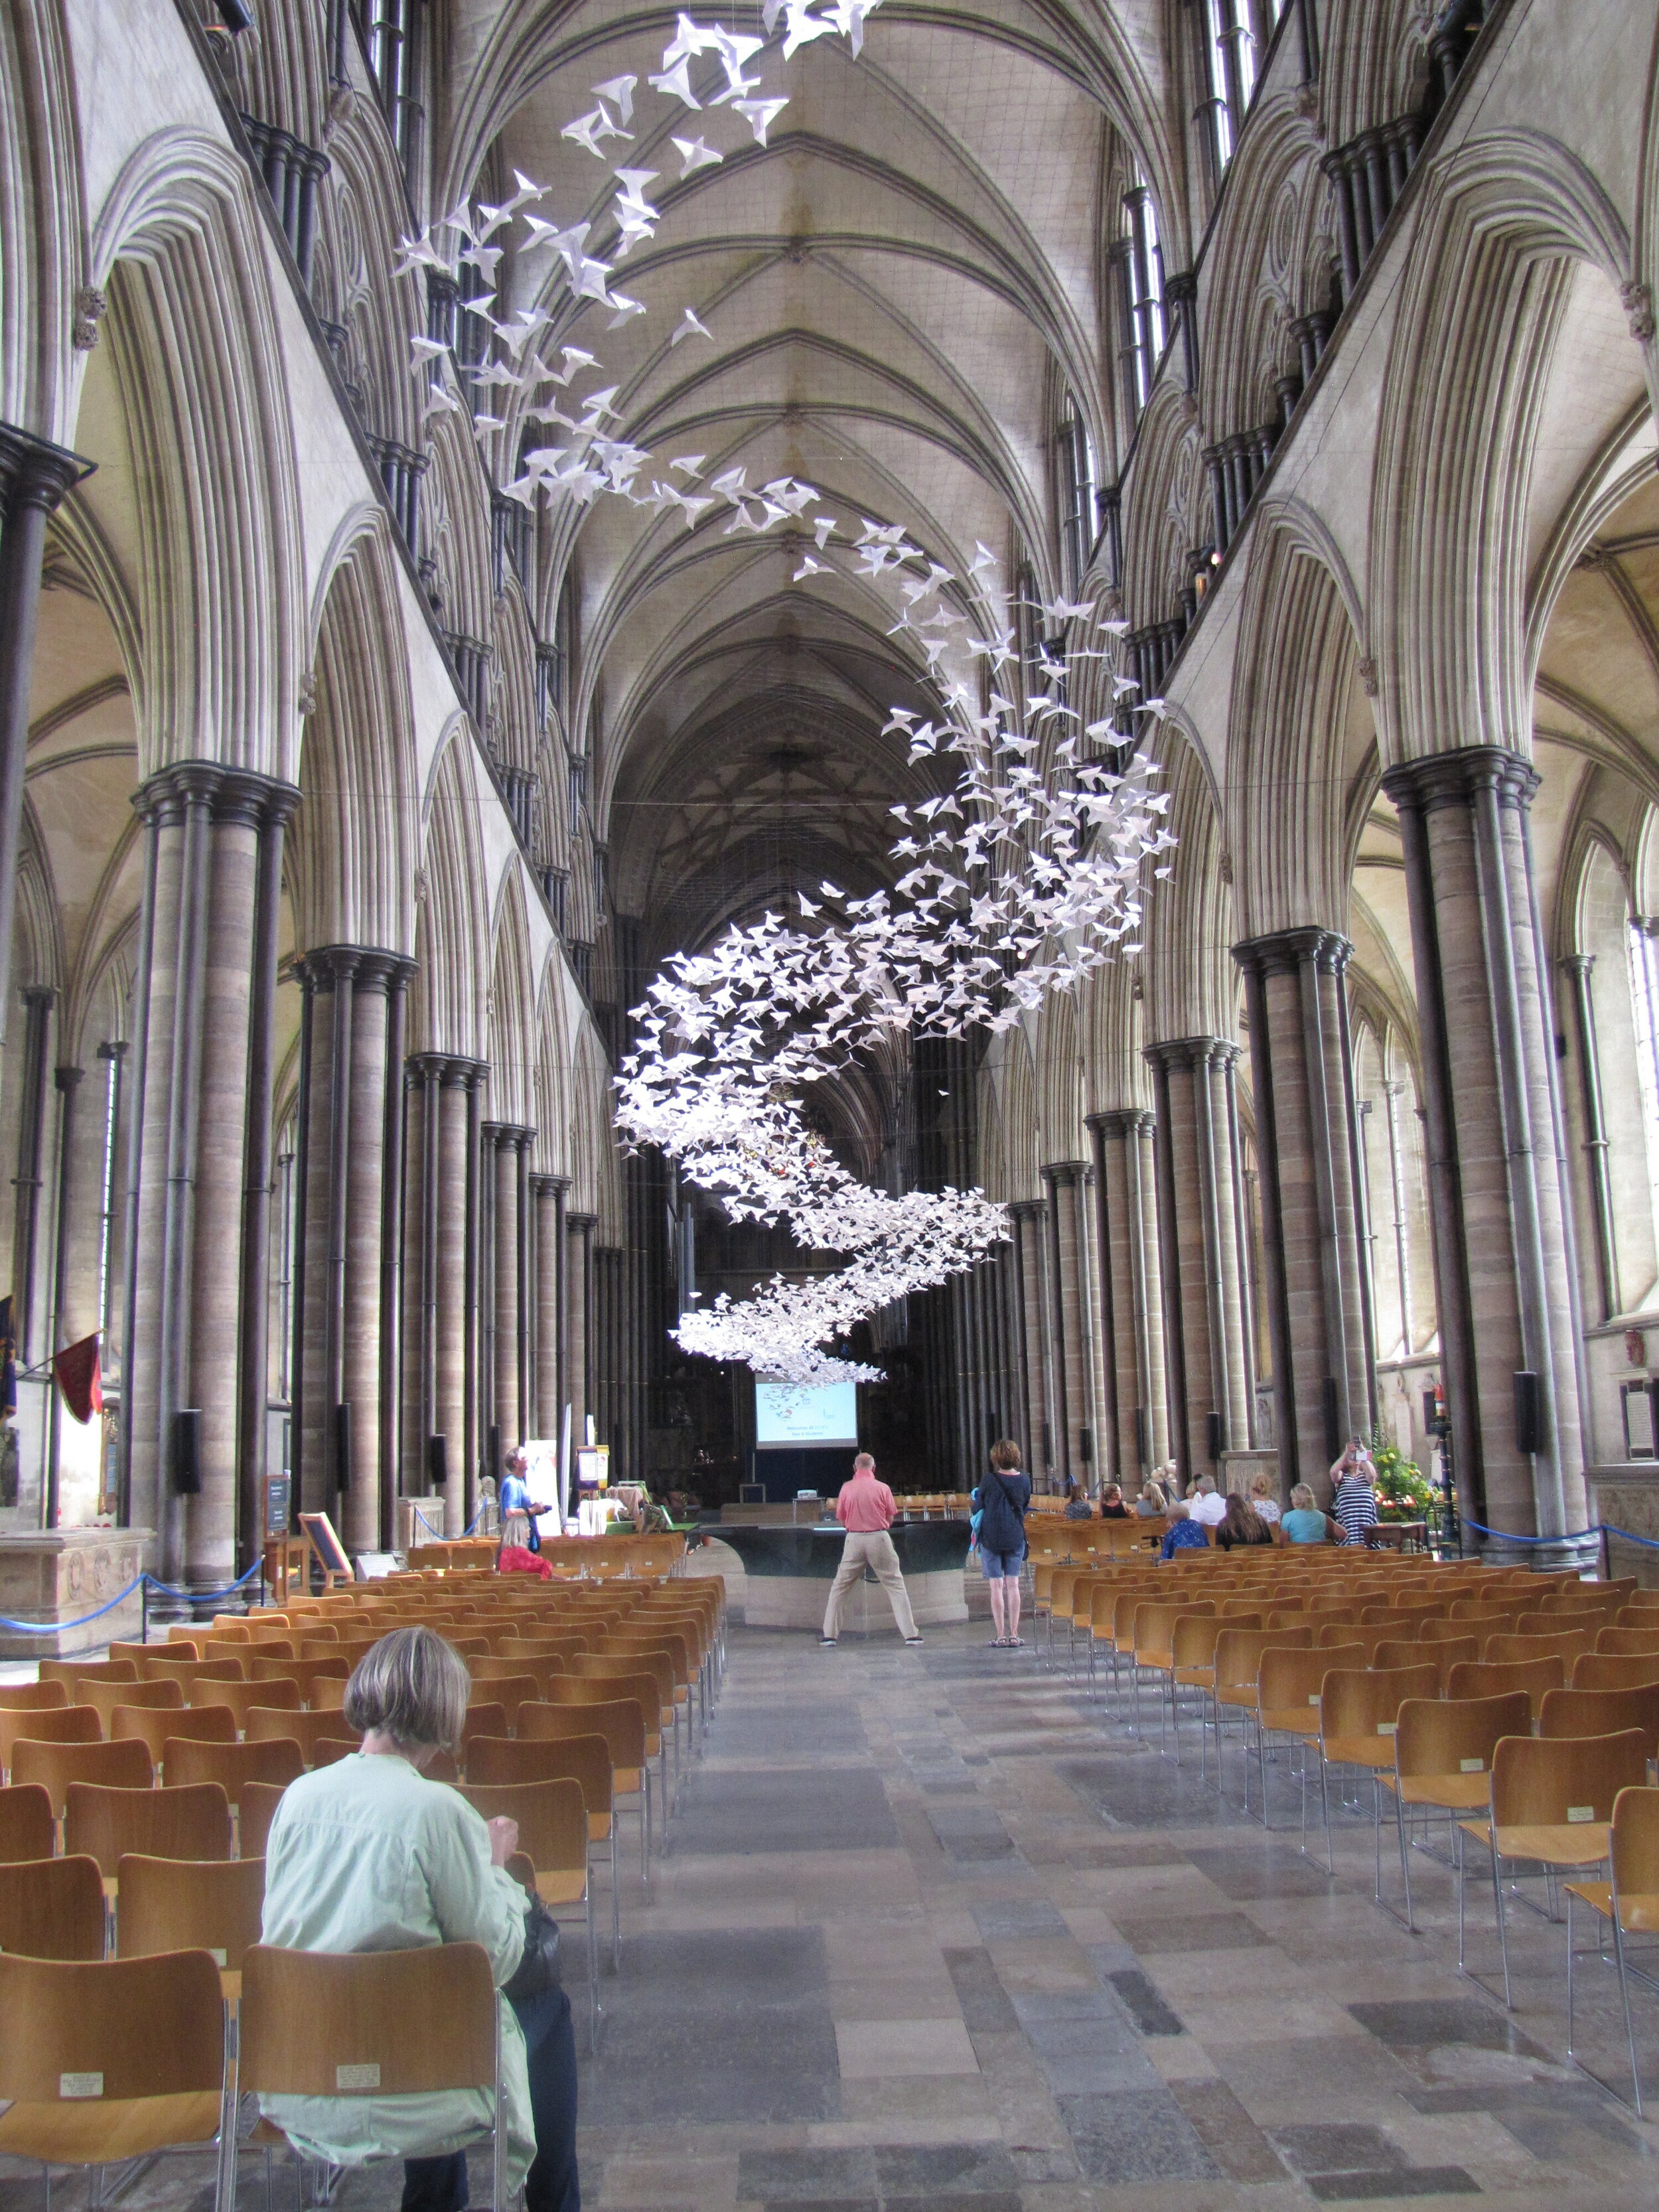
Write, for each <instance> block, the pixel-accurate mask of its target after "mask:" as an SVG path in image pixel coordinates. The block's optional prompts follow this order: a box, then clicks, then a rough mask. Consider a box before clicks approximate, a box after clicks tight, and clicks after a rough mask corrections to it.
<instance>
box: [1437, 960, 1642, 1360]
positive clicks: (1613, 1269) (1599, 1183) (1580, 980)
mask: <svg viewBox="0 0 1659 2212" xmlns="http://www.w3.org/2000/svg"><path fill="white" fill-rule="evenodd" d="M1644 934H1645V933H1644ZM1561 965H1562V968H1563V969H1565V973H1566V975H1567V979H1568V982H1569V985H1570V996H1571V1000H1572V1008H1573V1013H1574V1016H1575V1026H1576V1028H1577V1032H1578V1066H1579V1073H1580V1079H1581V1082H1582V1085H1583V1111H1584V1152H1585V1161H1584V1169H1585V1173H1586V1176H1588V1178H1589V1188H1590V1218H1591V1222H1592V1225H1593V1226H1594V1229H1595V1279H1596V1285H1597V1287H1598V1289H1599V1291H1600V1293H1601V1299H1600V1304H1601V1310H1600V1312H1599V1313H1598V1314H1597V1316H1596V1319H1597V1320H1598V1321H1603V1322H1605V1321H1609V1320H1611V1319H1612V1317H1613V1315H1614V1314H1615V1313H1617V1312H1618V1310H1619V1239H1618V1234H1617V1232H1616V1231H1615V1229H1614V1227H1613V1178H1612V1176H1611V1175H1610V1174H1609V1173H1608V1169H1607V1115H1606V1114H1605V1112H1604V1110H1603V1108H1602V1102H1601V1051H1600V1048H1599V1044H1598V1042H1597V1038H1596V1034H1595V994H1594V993H1593V991H1592V990H1591V988H1590V977H1591V975H1593V974H1594V972H1595V954H1594V953H1593V952H1574V953H1570V954H1569V955H1568V957H1566V958H1565V960H1564V961H1563V962H1562V963H1561ZM1396 1210H1397V1208H1396Z"/></svg>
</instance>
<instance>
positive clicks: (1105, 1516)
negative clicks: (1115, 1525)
mask: <svg viewBox="0 0 1659 2212" xmlns="http://www.w3.org/2000/svg"><path fill="white" fill-rule="evenodd" d="M1100 1517H1101V1519H1102V1520H1103V1521H1127V1519H1128V1517H1129V1509H1128V1507H1127V1505H1126V1504H1124V1503H1123V1487H1122V1485H1121V1483H1116V1482H1109V1483H1108V1484H1107V1486H1106V1487H1105V1489H1104V1490H1103V1491H1102V1492H1101V1493H1100Z"/></svg>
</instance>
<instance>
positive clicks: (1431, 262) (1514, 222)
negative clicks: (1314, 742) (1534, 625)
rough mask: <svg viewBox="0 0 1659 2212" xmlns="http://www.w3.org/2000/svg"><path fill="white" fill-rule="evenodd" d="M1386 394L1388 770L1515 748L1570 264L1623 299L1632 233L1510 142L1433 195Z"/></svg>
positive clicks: (1376, 508)
mask: <svg viewBox="0 0 1659 2212" xmlns="http://www.w3.org/2000/svg"><path fill="white" fill-rule="evenodd" d="M1421 236H1422V239H1423V240H1424V244H1423V246H1422V248H1421V250H1419V252H1417V253H1415V254H1414V255H1413V257H1412V260H1411V264H1410V267H1409V270H1408V271H1407V277H1406V282H1405V289H1404V296H1403V299H1402V301H1401V313H1400V318H1399V321H1398V323H1397V325H1396V327H1395V333H1394V337H1393V342H1392V344H1391V348H1390V354H1389V372H1388V374H1386V375H1385V377H1384V379H1383V404H1382V408H1381V416H1380V425H1379V435H1378V441H1377V453H1376V468H1375V472H1374V476H1373V492H1372V501H1371V524H1370V535H1371V545H1370V572H1371V586H1370V592H1371V599H1372V604H1373V605H1374V606H1375V607H1376V610H1377V612H1378V625H1377V629H1376V648H1377V653H1376V657H1377V660H1378V664H1379V673H1380V679H1381V684H1382V695H1383V702H1384V713H1383V721H1382V726H1383V731H1384V732H1385V742H1386V743H1387V744H1389V748H1390V750H1391V757H1421V756H1423V755H1425V754H1428V753H1432V752H1436V751H1439V750H1443V749H1445V748H1446V747H1448V746H1451V745H1459V744H1468V743H1470V742H1472V741H1474V742H1485V743H1488V744H1508V745H1510V746H1512V747H1515V748H1516V749H1517V750H1525V749H1526V744H1527V733H1528V729H1529V726H1530V702H1529V698H1528V692H1527V688H1526V670H1525V665H1524V655H1523V653H1522V640H1523V637H1524V621H1525V595H1526V588H1527V582H1528V578H1527V575H1526V573H1525V571H1526V527H1525V524H1526V505H1527V501H1526V496H1525V490H1526V486H1527V484H1528V482H1529V478H1530V473H1531V466H1532V462H1533V458H1534V442H1535V436H1536V430H1537V423H1538V415H1539V410H1540V407H1541V403H1542V395H1543V389H1544V385H1545V381H1546V378H1547V370H1548V367H1549V364H1550V362H1551V360H1552V358H1553V354H1554V351H1555V349H1556V347H1557V345H1558V344H1559V342H1560V339H1561V336H1562V329H1563V319H1564V314H1565V305H1566V301H1567V295H1568V290H1569V287H1570V285H1571V276H1572V270H1573V264H1576V263H1580V262H1588V263H1589V264H1591V265H1593V266H1595V267H1597V268H1599V269H1601V270H1602V271H1603V272H1604V273H1605V274H1606V276H1607V277H1608V279H1609V280H1610V281H1611V282H1612V283H1613V284H1614V285H1615V286H1618V287H1620V288H1621V289H1622V288H1624V287H1626V286H1627V285H1628V283H1629V282H1630V278H1631V248H1630V239H1629V234H1628V232H1627V230H1626V226H1625V223H1624V222H1623V219H1622V218H1621V217H1620V215H1619V212H1618V210H1616V209H1615V208H1614V207H1613V204H1612V202H1611V201H1610V200H1609V199H1608V197H1607V194H1606V192H1605V191H1603V189H1602V187H1601V185H1600V183H1599V182H1598V181H1597V180H1596V179H1595V178H1594V177H1593V176H1592V175H1591V174H1590V173H1589V171H1588V170H1586V169H1585V168H1584V167H1583V165H1582V164H1581V163H1580V162H1579V161H1577V159H1576V158H1575V157H1574V156H1573V155H1571V154H1570V153H1569V152H1568V151H1567V150H1566V149H1565V148H1563V147H1561V146H1560V145H1559V144H1557V143H1555V142H1553V141H1552V140H1550V139H1547V138H1546V137H1542V136H1541V135H1540V134H1538V133H1535V132H1530V131H1507V132H1502V133H1493V134H1492V135H1491V136H1489V137H1481V138H1480V139H1478V140H1476V141H1475V142H1474V143H1472V144H1471V145H1468V146H1467V147H1465V148H1463V149H1461V150H1460V151H1459V152H1458V153H1456V154H1455V155H1451V156H1450V157H1449V159H1448V160H1447V161H1444V162H1443V163H1442V164H1440V165H1439V166H1438V167H1437V170H1436V172H1435V173H1434V174H1433V175H1432V176H1431V178H1430V179H1429V180H1428V185H1427V191H1426V192H1425V203H1424V208H1423V213H1422V217H1421Z"/></svg>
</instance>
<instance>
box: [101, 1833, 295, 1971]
mask: <svg viewBox="0 0 1659 2212" xmlns="http://www.w3.org/2000/svg"><path fill="white" fill-rule="evenodd" d="M157 1794H158V1795H161V1793H160V1792H158V1793H157ZM118 1871H119V1877H120V1883H121V1911H120V1914H119V1917H118V1920H117V1923H116V1929H115V1942H116V1950H117V1953H118V1956H120V1957H121V1958H123V1959H139V1958H145V1957H148V1956H150V1955H151V1954H154V1953H155V1952H158V1951H210V1952H212V1954H213V1957H214V1963H215V1965H216V1966H220V1967H222V1968H223V1969H225V1970H226V1971H227V1972H230V1973H237V1972H240V1969H241V1964H242V1954H243V1953H244V1952H245V1951H246V1950H247V1949H248V1948H249V1947H250V1946H251V1945H252V1944H254V1943H257V1942H258V1940H259V1914H260V1911H261V1908H262V1907H263V1905H264V1897H265V1863H264V1859H263V1858H241V1859H222V1860H218V1861H216V1862H213V1863H207V1864H204V1863H202V1862H201V1861H199V1860H197V1861H194V1862H191V1861H186V1860H183V1859H177V1858H157V1857H149V1856H148V1855H147V1854H145V1853H143V1852H139V1851H126V1852H124V1853H123V1854H122V1857H121V1862H120V1866H119V1869H118Z"/></svg>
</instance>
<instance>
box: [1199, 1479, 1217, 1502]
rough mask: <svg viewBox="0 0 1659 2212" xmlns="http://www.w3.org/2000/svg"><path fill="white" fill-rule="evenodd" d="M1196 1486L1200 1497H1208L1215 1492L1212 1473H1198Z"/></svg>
mask: <svg viewBox="0 0 1659 2212" xmlns="http://www.w3.org/2000/svg"><path fill="white" fill-rule="evenodd" d="M1198 1488H1199V1494H1200V1496H1201V1497H1204V1498H1209V1497H1212V1496H1213V1495H1214V1492H1215V1477H1214V1476H1213V1475H1212V1474H1200V1476H1199V1478H1198Z"/></svg>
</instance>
